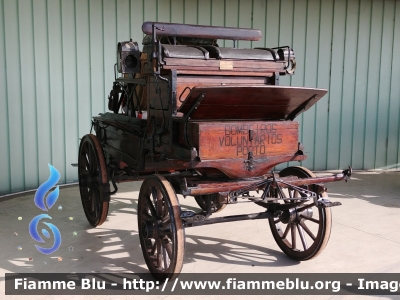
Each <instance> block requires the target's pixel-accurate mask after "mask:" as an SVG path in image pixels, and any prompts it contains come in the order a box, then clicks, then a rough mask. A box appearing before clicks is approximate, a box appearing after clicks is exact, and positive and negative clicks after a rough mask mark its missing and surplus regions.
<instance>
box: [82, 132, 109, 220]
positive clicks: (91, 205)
mask: <svg viewBox="0 0 400 300" xmlns="http://www.w3.org/2000/svg"><path fill="white" fill-rule="evenodd" d="M78 174H79V191H80V193H81V200H82V206H83V210H84V212H85V215H86V218H87V220H88V221H89V223H90V225H92V226H93V227H97V226H100V225H101V224H103V223H104V221H105V220H106V218H107V213H108V205H109V201H110V194H109V186H110V184H109V182H108V176H107V168H106V163H105V158H104V153H103V149H102V148H101V144H100V142H99V140H98V138H97V137H96V136H94V135H93V134H87V135H85V136H84V137H83V138H82V140H81V144H80V146H79V158H78ZM107 185H108V188H107Z"/></svg>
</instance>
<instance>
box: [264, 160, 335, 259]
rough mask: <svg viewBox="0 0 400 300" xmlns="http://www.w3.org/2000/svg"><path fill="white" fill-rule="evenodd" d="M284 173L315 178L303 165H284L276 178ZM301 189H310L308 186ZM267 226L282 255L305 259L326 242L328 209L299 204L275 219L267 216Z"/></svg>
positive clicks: (287, 193)
mask: <svg viewBox="0 0 400 300" xmlns="http://www.w3.org/2000/svg"><path fill="white" fill-rule="evenodd" d="M285 176H297V177H299V178H308V177H316V176H315V175H314V174H313V173H312V172H311V171H310V170H308V169H306V168H304V167H288V168H286V169H284V170H282V171H281V172H280V173H279V177H281V178H282V177H285ZM303 188H306V189H309V190H311V189H312V185H310V186H304V187H303ZM282 190H283V192H284V194H285V197H291V198H292V197H293V198H296V197H300V195H299V194H298V192H296V191H294V190H292V189H290V188H286V189H282ZM269 225H270V228H271V232H272V235H273V236H274V239H275V241H276V243H277V244H278V246H279V247H280V248H281V249H282V251H283V252H284V253H285V254H286V255H288V256H289V257H290V258H292V259H295V260H308V259H311V258H314V257H316V256H317V255H318V254H320V253H321V252H322V250H323V249H324V248H325V246H326V244H327V243H328V240H329V236H330V234H331V225H332V217H331V210H330V208H329V207H326V208H321V207H316V206H315V205H314V203H311V204H308V203H307V204H301V205H300V206H299V207H296V208H292V209H289V210H286V211H284V212H283V213H282V215H281V216H279V218H274V219H269Z"/></svg>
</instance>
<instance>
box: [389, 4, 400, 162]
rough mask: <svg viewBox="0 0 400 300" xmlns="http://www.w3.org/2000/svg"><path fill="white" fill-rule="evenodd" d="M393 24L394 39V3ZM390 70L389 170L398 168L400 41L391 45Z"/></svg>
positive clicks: (398, 25)
mask: <svg viewBox="0 0 400 300" xmlns="http://www.w3.org/2000/svg"><path fill="white" fill-rule="evenodd" d="M395 16H396V17H395V22H394V26H393V27H394V34H393V36H394V37H399V36H400V3H398V2H396V9H395ZM392 49H393V53H392V55H393V56H392V68H391V77H390V103H389V118H388V149H387V163H386V165H387V166H388V167H390V168H394V169H399V168H400V164H399V163H400V151H399V141H400V137H399V135H400V134H399V131H400V130H399V127H400V123H399V122H400V101H399V99H400V84H398V79H399V78H400V68H396V67H395V66H400V56H399V55H397V53H400V39H399V38H395V39H394V40H393V44H392Z"/></svg>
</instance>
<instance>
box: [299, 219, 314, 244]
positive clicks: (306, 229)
mask: <svg viewBox="0 0 400 300" xmlns="http://www.w3.org/2000/svg"><path fill="white" fill-rule="evenodd" d="M299 224H300V226H301V227H302V228H303V229H304V230H305V232H307V234H308V235H309V236H310V238H312V240H313V241H315V235H314V233H312V231H311V230H310V229H309V228H308V227H307V225H306V224H305V223H304V221H303V220H300V222H299Z"/></svg>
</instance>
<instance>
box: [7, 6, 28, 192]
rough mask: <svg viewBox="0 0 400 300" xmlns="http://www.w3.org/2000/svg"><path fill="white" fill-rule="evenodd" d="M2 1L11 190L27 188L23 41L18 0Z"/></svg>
mask: <svg viewBox="0 0 400 300" xmlns="http://www.w3.org/2000/svg"><path fill="white" fill-rule="evenodd" d="M3 5H4V11H5V13H4V26H5V28H4V32H5V53H6V58H7V62H10V65H7V70H6V76H7V92H8V99H10V105H8V112H7V113H8V115H9V116H10V117H9V120H8V124H7V126H8V129H9V133H10V135H9V141H10V153H9V154H10V156H9V161H10V166H11V169H10V183H11V192H16V191H21V190H24V188H25V178H24V176H23V175H22V176H21V174H24V172H25V162H24V160H25V158H24V151H23V149H24V139H23V126H24V125H23V111H22V95H21V61H20V51H21V50H20V49H21V47H22V46H23V45H21V44H20V41H19V33H18V31H19V26H18V2H16V1H4V2H3ZM11 62H12V64H11ZM11 99H12V100H11ZM21 170H22V172H21Z"/></svg>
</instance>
